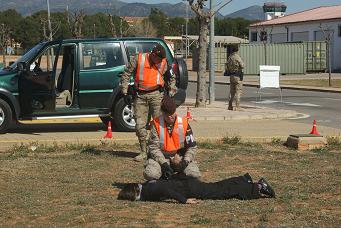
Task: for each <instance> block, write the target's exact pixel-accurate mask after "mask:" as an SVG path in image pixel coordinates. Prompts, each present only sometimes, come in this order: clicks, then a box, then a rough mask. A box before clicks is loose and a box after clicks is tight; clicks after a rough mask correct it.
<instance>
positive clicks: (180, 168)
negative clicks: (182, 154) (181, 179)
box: [173, 160, 189, 173]
mask: <svg viewBox="0 0 341 228" xmlns="http://www.w3.org/2000/svg"><path fill="white" fill-rule="evenodd" d="M188 164H189V162H188V161H186V160H181V161H180V163H179V164H178V165H176V166H174V168H173V169H174V171H176V172H178V173H181V172H183V171H184V170H185V169H186V167H187V166H188Z"/></svg>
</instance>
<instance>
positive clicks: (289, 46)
mask: <svg viewBox="0 0 341 228" xmlns="http://www.w3.org/2000/svg"><path fill="white" fill-rule="evenodd" d="M326 50H327V46H326V43H325V42H301V43H277V44H266V45H264V44H259V43H257V44H241V45H240V50H239V53H240V56H241V58H242V59H243V61H244V63H245V69H244V74H253V75H257V74H259V66H260V65H276V66H280V67H281V74H305V73H306V72H308V71H319V72H323V71H325V70H326V69H327V64H326V63H327V59H326V58H327V55H326ZM265 53H266V55H265ZM227 56H228V49H227V47H226V45H216V48H215V69H216V71H224V69H225V63H226V59H227ZM208 60H209V59H208V58H207V69H208V66H209V63H208ZM198 62H199V61H198V49H196V50H194V51H193V65H192V67H193V70H194V71H196V70H197V69H198Z"/></svg>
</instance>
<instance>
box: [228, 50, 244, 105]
mask: <svg viewBox="0 0 341 228" xmlns="http://www.w3.org/2000/svg"><path fill="white" fill-rule="evenodd" d="M230 48H231V52H232V53H231V55H230V56H229V57H228V59H227V62H226V64H225V74H226V75H227V76H230V96H229V106H228V109H229V110H233V101H235V103H236V106H235V110H240V96H241V93H242V87H243V68H244V62H243V60H242V59H241V58H240V56H239V55H238V50H239V47H238V45H237V44H233V45H231V46H230Z"/></svg>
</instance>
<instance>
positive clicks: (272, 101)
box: [251, 100, 321, 107]
mask: <svg viewBox="0 0 341 228" xmlns="http://www.w3.org/2000/svg"><path fill="white" fill-rule="evenodd" d="M251 102H252V103H256V104H274V103H281V102H280V101H275V100H263V101H251ZM282 103H283V104H287V105H292V106H309V107H320V106H321V105H317V104H311V103H294V102H282Z"/></svg>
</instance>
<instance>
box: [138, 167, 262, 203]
mask: <svg viewBox="0 0 341 228" xmlns="http://www.w3.org/2000/svg"><path fill="white" fill-rule="evenodd" d="M260 197H261V195H260V193H259V190H258V184H257V183H253V182H252V179H251V177H250V175H249V174H248V173H247V174H245V175H243V176H239V177H232V178H228V179H225V180H221V181H218V182H212V183H205V182H202V181H200V180H198V179H194V178H185V179H181V180H179V179H171V180H157V181H153V182H146V183H144V184H142V191H141V200H144V201H161V200H165V199H175V200H177V201H179V202H181V203H185V202H186V200H187V199H188V198H197V199H221V200H224V199H231V198H237V199H241V200H250V199H258V198H260Z"/></svg>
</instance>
